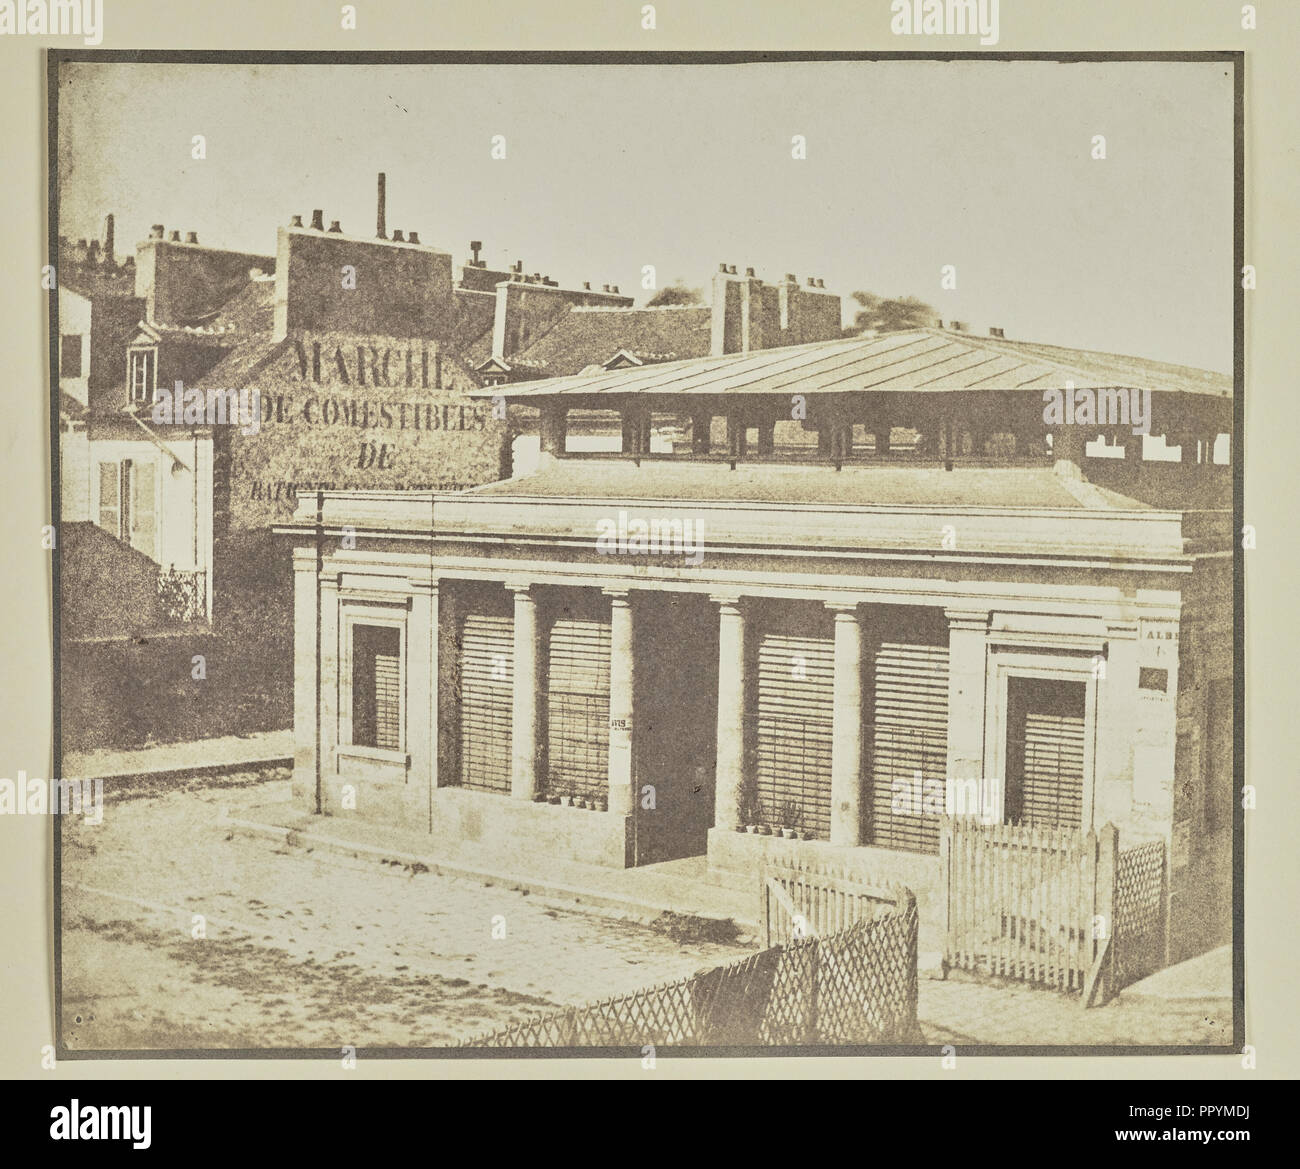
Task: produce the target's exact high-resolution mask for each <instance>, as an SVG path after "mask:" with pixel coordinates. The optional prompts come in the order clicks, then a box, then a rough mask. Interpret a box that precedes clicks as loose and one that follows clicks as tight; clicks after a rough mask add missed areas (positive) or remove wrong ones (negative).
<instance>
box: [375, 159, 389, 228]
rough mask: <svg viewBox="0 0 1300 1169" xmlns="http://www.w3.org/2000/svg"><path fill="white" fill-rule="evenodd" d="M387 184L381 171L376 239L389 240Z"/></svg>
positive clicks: (376, 212)
mask: <svg viewBox="0 0 1300 1169" xmlns="http://www.w3.org/2000/svg"><path fill="white" fill-rule="evenodd" d="M385 182H386V179H385V178H384V172H383V171H380V172H379V195H378V203H377V206H376V210H375V239H387V238H388V223H387V221H386V220H385V218H384V213H385V212H386V211H387V209H388V205H387V198H386V193H385V190H384V184H385Z"/></svg>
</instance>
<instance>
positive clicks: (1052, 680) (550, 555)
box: [278, 329, 1233, 944]
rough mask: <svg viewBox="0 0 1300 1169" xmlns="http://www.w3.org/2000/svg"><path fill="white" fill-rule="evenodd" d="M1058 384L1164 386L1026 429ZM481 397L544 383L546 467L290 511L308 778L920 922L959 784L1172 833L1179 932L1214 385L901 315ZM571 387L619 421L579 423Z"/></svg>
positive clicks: (1211, 822) (1213, 519) (1226, 636)
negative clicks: (769, 865) (581, 445)
mask: <svg viewBox="0 0 1300 1169" xmlns="http://www.w3.org/2000/svg"><path fill="white" fill-rule="evenodd" d="M1058 389H1059V390H1061V391H1064V392H1066V393H1073V394H1076V395H1077V394H1078V393H1079V392H1080V391H1085V392H1090V393H1092V394H1093V396H1094V399H1100V398H1101V397H1102V396H1103V395H1104V394H1105V393H1106V392H1107V391H1115V390H1124V391H1126V392H1127V391H1139V392H1142V391H1150V398H1149V401H1150V402H1151V413H1150V417H1149V418H1148V419H1147V423H1148V424H1149V434H1147V435H1141V434H1139V435H1135V434H1134V433H1133V428H1132V426H1131V425H1126V424H1123V423H1120V422H1118V420H1116V419H1115V418H1114V417H1108V418H1106V419H1104V420H1103V421H1101V422H1099V421H1097V415H1095V414H1094V415H1091V416H1088V415H1084V420H1082V421H1075V422H1073V423H1070V424H1061V423H1060V422H1059V420H1058V421H1057V422H1055V423H1052V422H1048V421H1045V413H1044V403H1045V401H1046V400H1047V399H1046V397H1045V391H1051V390H1058ZM482 393H483V394H484V395H485V396H492V395H498V394H499V395H503V396H504V397H505V399H506V401H507V402H508V404H509V406H510V408H511V409H532V408H535V409H537V410H538V411H539V412H540V430H541V444H542V458H541V465H540V467H539V469H538V470H537V471H535V472H534V473H531V474H529V475H528V476H526V477H521V478H516V479H511V480H506V481H503V482H499V483H495V484H491V485H488V486H485V487H480V488H475V489H473V490H469V491H464V492H458V493H454V494H451V493H448V494H441V493H428V492H378V491H367V492H321V493H318V494H315V495H303V496H301V497H300V498H299V503H298V510H297V513H296V515H295V517H294V520H293V522H292V523H291V524H287V525H284V526H283V527H281V528H280V529H278V530H279V531H280V532H281V533H283V534H285V535H287V536H290V537H291V538H292V540H293V543H294V567H295V578H296V585H295V612H296V620H295V647H296V648H295V660H296V694H295V728H296V759H295V769H294V796H295V800H296V801H297V802H298V803H299V805H300V806H302V807H303V808H305V809H310V810H313V811H316V812H319V813H322V814H324V815H341V816H356V817H360V818H363V819H366V820H369V821H373V822H378V823H382V824H391V825H396V826H401V827H404V828H408V829H409V828H413V829H417V830H419V831H422V832H428V833H430V834H432V835H433V836H435V837H437V838H439V840H440V841H443V842H446V843H449V844H469V845H473V846H481V847H483V848H485V849H494V850H497V851H499V852H500V853H501V855H502V856H503V857H507V858H508V857H510V856H520V855H522V854H525V853H527V854H530V855H534V856H542V857H545V856H556V857H564V858H567V859H570V860H578V861H585V862H589V863H593V864H599V865H607V866H615V867H626V866H633V865H656V864H664V863H669V862H679V861H682V860H684V858H692V857H694V858H706V860H705V862H698V861H697V862H696V870H697V871H702V865H703V864H704V863H707V867H708V870H709V873H710V875H711V876H713V877H716V878H717V879H720V880H735V879H739V878H738V876H737V875H740V876H742V877H743V876H744V875H745V874H752V873H754V872H756V871H757V870H758V868H759V867H760V866H761V863H762V862H763V860H764V859H765V858H767V857H770V856H789V855H799V856H804V857H806V858H810V859H828V860H833V861H834V862H835V863H836V864H843V865H846V866H849V867H852V868H857V869H859V870H861V871H862V872H865V873H869V874H870V875H871V876H872V877H873V878H876V879H884V880H898V881H903V882H905V883H907V884H909V885H910V886H912V887H913V888H914V889H916V890H917V891H918V893H919V894H920V896H921V903H922V908H923V912H925V907H926V905H927V899H928V898H929V899H932V898H933V897H934V895H935V893H936V890H935V884H936V881H937V879H938V872H939V860H938V851H939V835H940V815H941V813H942V812H943V811H944V808H945V806H946V805H947V806H949V807H951V806H952V805H951V801H952V800H953V792H954V791H955V790H956V789H957V788H958V787H960V789H961V791H962V793H963V797H962V798H964V799H967V800H969V799H972V798H973V799H977V800H978V801H979V805H980V811H981V814H983V815H985V816H986V817H988V818H991V819H994V820H999V821H1008V822H1013V823H1025V824H1037V825H1045V826H1051V827H1081V828H1084V829H1087V828H1093V827H1096V828H1100V827H1101V826H1102V825H1103V824H1105V823H1107V822H1110V823H1113V824H1115V825H1116V826H1117V827H1118V829H1119V832H1120V838H1121V843H1122V844H1133V843H1137V842H1139V841H1146V840H1154V839H1160V840H1163V841H1164V842H1165V843H1166V854H1167V857H1168V875H1169V880H1168V888H1169V912H1170V915H1171V916H1170V927H1171V933H1172V934H1174V935H1175V936H1184V935H1185V936H1188V937H1190V934H1188V933H1187V931H1188V930H1191V926H1190V925H1180V924H1179V923H1180V922H1182V923H1189V922H1197V921H1204V920H1206V919H1207V916H1214V915H1217V914H1219V913H1220V907H1222V911H1223V912H1226V906H1227V903H1228V897H1227V889H1228V884H1227V882H1228V880H1229V869H1230V861H1229V858H1230V834H1231V825H1232V794H1231V793H1232V742H1233V737H1232V736H1233V722H1232V712H1233V654H1232V646H1231V634H1232V587H1233V586H1232V554H1231V548H1232V536H1231V512H1230V510H1229V500H1230V497H1231V468H1230V465H1229V453H1230V448H1231V438H1230V431H1231V404H1232V399H1231V380H1230V379H1228V378H1226V377H1223V376H1221V375H1217V374H1210V373H1206V372H1204V371H1199V370H1189V369H1184V368H1181V367H1174V366H1166V365H1159V364H1157V363H1152V362H1143V361H1140V360H1139V359H1135V358H1120V357H1114V356H1111V355H1106V354H1096V353H1084V352H1081V351H1076V350H1062V349H1054V348H1052V347H1048V346H1039V345H1026V344H1023V343H1016V342H1009V341H1006V340H1004V339H1002V338H1000V337H989V338H983V337H974V336H971V335H970V334H967V333H963V332H953V331H949V330H942V329H918V330H909V331H906V332H900V333H894V334H886V335H882V336H880V337H861V338H851V339H848V340H843V341H830V342H818V343H815V344H809V345H799V346H789V347H786V348H782V349H776V350H767V351H762V352H738V353H729V354H723V355H720V356H712V357H707V358H701V359H694V360H688V361H677V362H668V363H662V364H658V365H654V366H650V367H644V368H638V367H631V368H622V369H617V370H606V369H603V368H602V369H596V370H593V371H589V372H587V373H584V374H580V375H577V376H573V377H565V378H557V379H550V380H545V381H534V382H528V383H523V384H521V385H518V386H502V387H492V388H489V389H485V390H484V391H482ZM1119 397H1120V395H1119V394H1112V395H1111V400H1112V403H1113V402H1114V401H1117V400H1118V399H1119ZM1083 400H1084V399H1083V398H1078V401H1080V402H1082V401H1083ZM573 409H579V410H581V411H582V412H583V417H584V418H585V419H590V418H591V417H593V416H594V415H596V414H599V413H600V412H604V415H605V416H606V417H607V419H608V424H609V427H610V430H611V433H614V434H618V433H621V434H622V436H623V437H622V450H621V451H619V452H613V453H609V454H605V455H590V454H588V455H580V454H578V453H575V452H571V451H570V450H568V444H567V440H566V419H567V416H568V414H569V412H570V411H571V410H573ZM1130 421H1131V420H1128V419H1125V420H1124V422H1130ZM652 430H654V431H655V432H656V433H659V434H663V433H675V434H677V435H680V438H679V439H678V440H677V441H675V442H674V443H673V444H672V445H673V451H672V452H671V453H655V454H651V453H650V446H649V435H650V432H651V431H652ZM1193 932H1194V931H1193ZM1189 944H1190V943H1189Z"/></svg>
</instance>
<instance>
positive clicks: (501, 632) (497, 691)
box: [459, 613, 515, 792]
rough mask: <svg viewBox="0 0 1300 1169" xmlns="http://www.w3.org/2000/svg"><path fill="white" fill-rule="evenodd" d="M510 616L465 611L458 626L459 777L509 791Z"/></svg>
mask: <svg viewBox="0 0 1300 1169" xmlns="http://www.w3.org/2000/svg"><path fill="white" fill-rule="evenodd" d="M514 656H515V654H514V620H513V618H511V617H508V616H496V615H489V614H484V613H468V614H466V616H465V618H464V621H463V623H462V625H461V631H460V655H459V657H460V661H459V666H460V694H461V698H460V781H461V783H462V784H463V785H464V786H465V787H470V788H475V789H477V790H479V791H489V792H509V791H510V721H511V708H512V705H513V700H512V697H511V695H512V693H513V684H514Z"/></svg>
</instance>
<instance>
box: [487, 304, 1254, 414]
mask: <svg viewBox="0 0 1300 1169" xmlns="http://www.w3.org/2000/svg"><path fill="white" fill-rule="evenodd" d="M575 315H576V314H575ZM629 348H630V346H629ZM1067 381H1069V382H1073V383H1074V385H1075V387H1076V388H1086V387H1093V388H1102V387H1125V388H1136V389H1151V390H1156V391H1162V392H1180V393H1189V394H1197V395H1200V396H1202V397H1207V398H1220V399H1228V400H1230V399H1231V397H1232V378H1231V377H1229V376H1228V375H1226V374H1220V373H1214V372H1211V371H1208V370H1201V369H1192V368H1189V367H1186V366H1179V365H1168V364H1166V363H1164V362H1155V361H1148V360H1146V359H1145V358H1140V357H1125V356H1120V355H1117V354H1110V353H1091V352H1086V351H1084V350H1073V349H1058V348H1056V347H1053V346H1046V345H1033V344H1027V343H1025V342H1017V341H1004V340H1000V339H993V338H984V337H972V336H968V335H965V334H960V333H953V332H946V331H944V330H941V329H908V330H905V331H901V332H896V333H884V334H881V335H880V336H876V337H851V338H848V339H845V340H835V341H818V342H815V343H813V344H810V345H791V346H785V347H782V348H779V349H764V350H758V351H755V352H751V353H730V354H726V355H724V356H721V357H702V358H696V359H692V360H687V361H674V362H669V363H666V364H662V365H653V366H641V367H632V368H630V369H619V370H612V371H608V372H605V371H602V372H599V373H588V374H583V375H578V376H569V377H555V378H549V379H547V380H546V381H541V382H536V381H534V382H528V383H526V384H523V385H509V386H498V387H494V389H493V391H492V392H494V393H499V394H504V395H505V396H506V397H519V398H525V397H546V396H548V395H554V394H581V395H598V394H629V393H654V394H705V395H716V394H732V393H743V394H781V395H787V394H792V393H801V394H808V393H812V394H824V393H847V392H862V391H871V392H876V393H883V392H898V391H922V392H927V393H939V392H945V391H948V392H951V391H959V390H1025V391H1031V392H1035V393H1038V392H1041V391H1042V390H1044V389H1051V388H1056V387H1061V386H1064V384H1065V383H1066V382H1067Z"/></svg>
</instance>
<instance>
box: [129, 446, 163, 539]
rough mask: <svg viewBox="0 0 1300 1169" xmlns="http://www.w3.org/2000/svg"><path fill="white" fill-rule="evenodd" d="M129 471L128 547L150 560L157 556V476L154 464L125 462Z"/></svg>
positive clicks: (133, 461)
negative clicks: (129, 542) (129, 523)
mask: <svg viewBox="0 0 1300 1169" xmlns="http://www.w3.org/2000/svg"><path fill="white" fill-rule="evenodd" d="M125 465H126V466H127V467H128V469H129V473H130V491H131V509H130V510H131V534H130V541H131V547H132V548H134V549H136V550H137V551H138V552H143V553H144V554H145V555H146V556H148V557H149V559H150V560H157V559H158V478H157V470H156V464H154V463H152V462H145V463H141V462H137V461H135V460H134V459H132V460H130V461H129V462H128V463H126V464H125Z"/></svg>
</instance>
